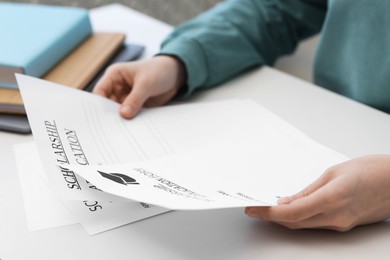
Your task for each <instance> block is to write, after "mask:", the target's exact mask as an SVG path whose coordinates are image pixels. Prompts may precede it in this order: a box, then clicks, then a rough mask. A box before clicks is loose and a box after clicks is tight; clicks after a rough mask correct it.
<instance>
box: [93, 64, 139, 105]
mask: <svg viewBox="0 0 390 260" xmlns="http://www.w3.org/2000/svg"><path fill="white" fill-rule="evenodd" d="M125 66H126V65H125V64H121V63H118V64H115V65H111V66H110V67H109V68H108V69H107V70H106V71H105V72H104V74H103V76H102V77H101V78H100V79H99V81H98V82H97V83H96V85H95V87H94V89H93V91H92V92H93V93H95V94H97V95H100V96H104V97H110V96H112V95H116V96H117V97H118V95H117V92H118V89H122V86H123V85H124V84H125V83H126V82H124V80H123V79H124V78H123V75H122V73H121V72H122V71H124V70H125ZM126 73H128V72H127V70H126ZM130 78H131V77H130Z"/></svg>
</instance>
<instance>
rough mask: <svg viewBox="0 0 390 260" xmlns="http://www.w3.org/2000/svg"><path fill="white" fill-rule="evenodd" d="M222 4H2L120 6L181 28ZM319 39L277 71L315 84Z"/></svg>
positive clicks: (72, 0) (88, 0)
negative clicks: (313, 75)
mask: <svg viewBox="0 0 390 260" xmlns="http://www.w3.org/2000/svg"><path fill="white" fill-rule="evenodd" d="M221 1H222V0H117V1H112V0H51V1H49V0H8V1H1V0H0V2H21V3H41V4H50V5H65V6H76V7H84V8H88V9H91V8H95V7H99V6H102V5H107V4H112V3H120V4H123V5H126V6H128V7H130V8H132V9H135V10H137V11H140V12H142V13H144V14H147V15H149V16H152V17H154V18H156V19H159V20H161V21H163V22H165V23H168V24H170V25H173V26H175V25H177V24H179V23H181V22H183V21H185V20H188V19H190V18H192V17H195V16H196V15H198V14H200V13H201V12H203V11H205V10H207V9H209V8H211V7H213V6H214V5H216V4H217V3H218V2H221ZM317 42H318V36H316V37H312V38H310V39H308V40H305V41H304V42H302V43H301V44H300V45H299V47H298V48H297V50H296V52H295V53H294V54H293V55H291V56H288V57H282V58H280V59H279V60H278V61H277V62H276V64H275V67H276V68H277V69H279V70H281V71H284V72H287V73H289V74H292V75H294V76H297V77H299V78H301V79H304V80H307V81H312V65H313V57H314V54H315V50H316V46H317Z"/></svg>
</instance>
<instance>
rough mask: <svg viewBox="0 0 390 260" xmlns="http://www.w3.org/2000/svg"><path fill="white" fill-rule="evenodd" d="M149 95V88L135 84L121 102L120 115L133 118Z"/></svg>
mask: <svg viewBox="0 0 390 260" xmlns="http://www.w3.org/2000/svg"><path fill="white" fill-rule="evenodd" d="M148 97H149V91H148V88H141V87H139V86H134V87H133V88H132V90H131V91H130V93H129V94H128V95H127V97H126V98H125V100H124V101H123V102H122V104H121V107H120V110H119V113H120V115H121V116H122V117H124V118H127V119H130V118H133V117H134V116H135V115H136V114H137V113H138V112H139V111H140V110H141V107H142V106H143V104H144V103H145V101H146V100H147V99H148Z"/></svg>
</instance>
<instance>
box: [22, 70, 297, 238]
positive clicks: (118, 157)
mask: <svg viewBox="0 0 390 260" xmlns="http://www.w3.org/2000/svg"><path fill="white" fill-rule="evenodd" d="M17 79H18V84H19V88H20V90H21V93H22V96H23V99H24V103H25V106H26V110H27V114H28V117H29V122H30V124H31V127H32V131H33V135H34V140H35V143H36V147H37V150H38V153H39V158H40V160H41V163H42V168H43V170H44V171H45V173H44V174H45V176H46V179H47V182H48V183H49V184H50V188H51V190H52V191H53V193H54V194H56V196H57V197H58V198H60V199H62V201H63V203H64V204H65V205H66V206H67V208H68V209H69V210H70V211H71V213H72V215H73V216H74V218H75V219H76V220H77V221H78V222H80V223H81V224H82V225H83V226H84V227H85V228H86V230H87V231H88V232H89V233H90V234H95V233H98V232H101V231H105V230H108V229H110V228H114V227H117V226H120V225H124V224H127V223H130V222H133V221H137V220H139V219H143V218H146V217H150V216H154V215H157V214H160V213H163V212H166V211H167V210H168V209H167V208H166V207H165V206H170V205H163V207H160V206H156V205H160V203H156V205H154V204H153V203H154V202H155V201H154V200H151V202H153V203H147V202H146V201H143V200H139V199H138V197H136V200H133V199H129V197H127V196H125V197H124V196H122V195H123V194H113V193H112V192H104V190H102V188H101V187H99V185H96V183H94V182H91V181H90V180H88V179H85V178H83V177H81V176H80V175H78V174H75V173H74V171H72V170H70V168H69V166H71V165H73V166H76V165H79V166H84V167H85V166H88V165H118V164H128V163H135V162H140V161H145V162H147V161H149V160H151V159H154V158H162V157H165V156H169V155H172V156H173V155H175V154H180V153H183V152H185V151H190V150H194V149H197V148H201V147H203V146H208V145H210V144H216V145H217V144H220V143H221V144H224V143H226V142H227V141H230V140H235V139H236V138H237V137H239V136H242V134H243V133H244V134H248V133H246V132H245V131H242V129H248V128H252V126H251V125H248V124H253V123H254V124H255V125H256V124H258V123H260V129H264V131H263V132H264V133H263V134H265V131H267V132H268V133H270V132H275V133H279V132H280V131H281V130H282V131H284V132H287V133H289V134H291V133H293V134H294V135H298V136H300V135H301V133H300V132H299V131H298V130H296V129H295V128H293V127H291V126H289V125H288V124H286V123H285V122H283V121H282V120H280V119H278V118H277V117H275V116H274V115H272V114H270V113H269V112H268V111H266V110H265V109H262V108H261V107H260V106H258V105H257V104H256V103H254V102H253V101H249V100H228V101H221V102H212V103H199V104H191V105H175V106H168V107H162V108H157V109H146V110H144V111H142V113H141V114H140V115H139V116H137V117H136V118H135V119H133V120H124V119H122V118H121V117H120V116H119V115H118V107H119V105H118V104H117V103H115V102H112V101H110V100H107V99H105V98H102V97H99V96H96V95H92V94H90V93H86V92H83V91H79V90H75V89H71V88H68V87H64V86H60V85H58V84H54V83H51V82H47V81H43V80H40V79H36V78H31V77H28V76H22V75H18V77H17ZM256 118H257V119H261V120H260V121H259V120H256ZM251 122H252V123H251ZM253 129H255V128H253ZM270 129H271V130H270ZM255 134H256V135H259V136H261V135H263V134H262V132H261V131H260V132H258V131H257V133H255ZM248 137H249V135H248ZM274 138H277V137H274ZM270 140H271V139H270ZM217 146H218V145H217ZM223 156H224V155H223V154H220V155H218V153H215V154H213V155H212V158H216V159H217V160H216V161H218V158H220V157H223ZM188 166H190V164H189V165H188ZM190 167H191V166H190ZM181 173H182V174H183V176H187V170H186V169H182V171H181ZM188 176H190V175H189V173H188ZM259 177H260V178H265V176H264V175H259ZM220 194H222V193H220ZM145 199H147V197H145ZM172 206H173V207H172V208H180V207H176V206H175V205H172ZM207 207H210V205H209V206H207ZM207 207H206V208H207ZM198 208H199V207H198Z"/></svg>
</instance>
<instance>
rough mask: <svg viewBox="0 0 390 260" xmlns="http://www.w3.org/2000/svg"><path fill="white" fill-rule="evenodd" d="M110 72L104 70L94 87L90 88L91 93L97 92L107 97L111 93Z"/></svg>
mask: <svg viewBox="0 0 390 260" xmlns="http://www.w3.org/2000/svg"><path fill="white" fill-rule="evenodd" d="M113 84H114V83H113V81H112V76H111V73H108V71H106V72H105V73H104V74H103V76H102V77H101V78H100V79H99V81H98V82H97V83H96V85H95V87H94V88H93V90H92V93H94V94H97V95H99V96H103V97H109V96H111V94H112V86H113Z"/></svg>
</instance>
